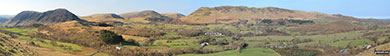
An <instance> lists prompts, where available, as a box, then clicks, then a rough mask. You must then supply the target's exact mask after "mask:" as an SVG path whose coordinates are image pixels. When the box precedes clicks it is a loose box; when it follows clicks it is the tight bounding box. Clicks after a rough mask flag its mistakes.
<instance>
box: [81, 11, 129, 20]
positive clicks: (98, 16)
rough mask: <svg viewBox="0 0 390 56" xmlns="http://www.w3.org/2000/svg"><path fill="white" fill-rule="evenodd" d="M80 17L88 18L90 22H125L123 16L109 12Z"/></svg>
mask: <svg viewBox="0 0 390 56" xmlns="http://www.w3.org/2000/svg"><path fill="white" fill-rule="evenodd" d="M80 19H83V20H87V21H89V22H123V19H124V18H123V17H121V16H119V15H116V14H112V13H107V14H94V15H90V16H83V17H80Z"/></svg>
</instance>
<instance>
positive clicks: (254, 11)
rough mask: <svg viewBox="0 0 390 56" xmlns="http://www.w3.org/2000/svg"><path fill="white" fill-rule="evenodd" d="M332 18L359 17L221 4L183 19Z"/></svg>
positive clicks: (208, 21)
mask: <svg viewBox="0 0 390 56" xmlns="http://www.w3.org/2000/svg"><path fill="white" fill-rule="evenodd" d="M281 18H288V19H305V20H312V19H331V20H356V19H357V18H354V17H349V16H343V15H339V14H338V15H328V14H324V13H318V12H305V11H299V10H289V9H283V8H276V7H264V8H254V7H251V8H249V7H245V6H220V7H213V8H210V7H201V8H199V9H198V10H196V11H195V12H193V13H191V14H190V15H188V16H185V17H183V18H181V20H183V21H185V22H189V23H213V22H215V21H216V20H218V21H220V22H219V23H226V22H236V21H239V19H281Z"/></svg>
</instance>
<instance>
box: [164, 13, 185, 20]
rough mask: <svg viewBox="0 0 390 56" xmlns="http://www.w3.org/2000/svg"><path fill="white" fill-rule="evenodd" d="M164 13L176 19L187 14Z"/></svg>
mask: <svg viewBox="0 0 390 56" xmlns="http://www.w3.org/2000/svg"><path fill="white" fill-rule="evenodd" d="M162 15H164V16H167V17H170V18H174V19H179V18H181V17H184V16H185V15H183V14H180V13H163V14H162Z"/></svg>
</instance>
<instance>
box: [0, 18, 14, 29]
mask: <svg viewBox="0 0 390 56" xmlns="http://www.w3.org/2000/svg"><path fill="white" fill-rule="evenodd" d="M12 17H13V16H11V15H0V24H2V23H4V22H6V21H8V19H9V18H12ZM0 26H1V25H0Z"/></svg>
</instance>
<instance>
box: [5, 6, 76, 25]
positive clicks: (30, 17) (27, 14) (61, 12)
mask: <svg viewBox="0 0 390 56" xmlns="http://www.w3.org/2000/svg"><path fill="white" fill-rule="evenodd" d="M72 20H76V21H83V20H81V19H79V18H78V17H77V16H76V15H74V14H73V13H71V12H69V11H68V10H66V9H55V10H50V11H46V12H43V13H40V12H35V11H23V12H21V13H19V14H17V15H16V16H15V17H13V18H12V19H10V20H8V21H7V22H5V23H4V24H3V25H4V26H26V25H32V24H54V23H60V22H66V21H72Z"/></svg>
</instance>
